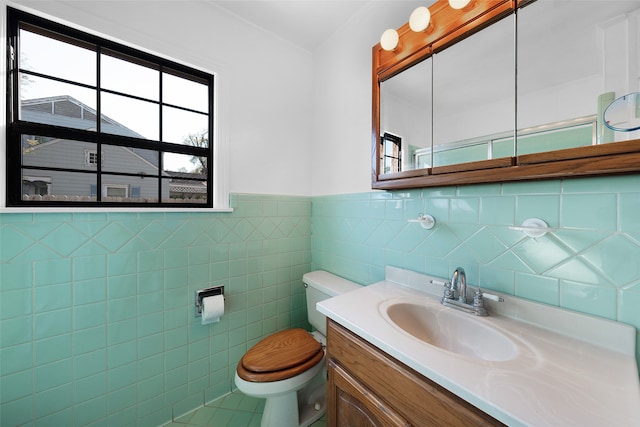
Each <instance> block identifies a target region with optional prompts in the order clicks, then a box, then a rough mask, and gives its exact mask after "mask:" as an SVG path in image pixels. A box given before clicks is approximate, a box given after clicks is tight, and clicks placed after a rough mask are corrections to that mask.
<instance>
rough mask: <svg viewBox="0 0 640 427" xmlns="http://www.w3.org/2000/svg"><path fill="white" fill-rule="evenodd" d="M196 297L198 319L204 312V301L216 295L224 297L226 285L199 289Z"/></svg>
mask: <svg viewBox="0 0 640 427" xmlns="http://www.w3.org/2000/svg"><path fill="white" fill-rule="evenodd" d="M195 295H196V301H195V303H196V317H202V310H203V309H204V304H203V302H202V300H203V299H204V298H206V297H212V296H214V295H224V285H217V286H212V287H210V288H205V289H198V290H197V291H195Z"/></svg>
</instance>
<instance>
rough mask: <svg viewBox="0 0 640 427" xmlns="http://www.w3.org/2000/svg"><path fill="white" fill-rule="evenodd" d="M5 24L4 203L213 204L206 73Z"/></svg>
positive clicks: (33, 26)
mask: <svg viewBox="0 0 640 427" xmlns="http://www.w3.org/2000/svg"><path fill="white" fill-rule="evenodd" d="M7 18H8V34H9V50H10V55H9V57H10V60H9V61H8V69H7V71H8V76H9V85H8V88H7V89H8V95H9V111H8V117H9V120H8V123H7V125H8V126H7V154H8V155H7V158H10V159H16V160H19V161H15V162H10V163H9V162H8V163H7V168H6V169H7V183H8V187H7V188H8V191H7V205H8V206H86V207H91V206H123V205H127V206H131V205H136V206H140V207H165V206H166V207H185V206H193V207H212V206H213V190H212V189H213V185H212V184H213V183H212V179H213V173H212V171H211V168H208V167H207V165H210V164H212V153H213V150H212V143H211V142H212V141H210V140H209V135H213V122H214V120H213V114H214V111H213V105H214V102H213V96H214V94H213V87H214V82H213V79H214V77H213V75H211V74H209V73H205V72H203V71H201V70H196V69H193V68H191V67H187V66H185V65H182V64H179V63H176V62H173V61H170V60H167V59H166V58H161V57H157V56H155V55H152V54H149V53H148V52H143V51H139V50H136V49H133V48H131V47H129V46H124V45H120V44H118V43H115V42H113V41H110V40H106V39H103V38H100V37H97V36H95V35H93V34H88V33H84V32H81V31H79V30H77V29H74V28H70V27H65V26H63V25H60V24H58V23H55V22H51V21H48V20H45V19H43V18H40V17H37V16H34V15H31V14H28V13H25V12H23V11H18V10H15V9H11V8H9V9H8V14H7ZM61 58H64V60H61ZM70 64H73V66H70Z"/></svg>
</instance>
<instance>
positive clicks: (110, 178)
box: [102, 174, 169, 203]
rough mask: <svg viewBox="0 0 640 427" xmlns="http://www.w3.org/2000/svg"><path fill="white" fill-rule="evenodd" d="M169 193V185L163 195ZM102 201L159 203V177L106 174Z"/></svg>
mask: <svg viewBox="0 0 640 427" xmlns="http://www.w3.org/2000/svg"><path fill="white" fill-rule="evenodd" d="M166 194H169V189H168V186H167V189H166V191H164V190H163V195H166ZM102 201H103V202H111V203H113V202H118V203H158V179H157V178H155V179H154V178H141V177H137V176H119V175H108V174H105V175H104V176H103V177H102Z"/></svg>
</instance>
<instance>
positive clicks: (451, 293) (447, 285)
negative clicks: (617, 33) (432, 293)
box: [431, 279, 455, 299]
mask: <svg viewBox="0 0 640 427" xmlns="http://www.w3.org/2000/svg"><path fill="white" fill-rule="evenodd" d="M431 284H432V285H439V286H444V298H446V299H455V289H452V288H451V281H450V280H437V279H431Z"/></svg>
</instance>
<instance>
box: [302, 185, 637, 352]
mask: <svg viewBox="0 0 640 427" xmlns="http://www.w3.org/2000/svg"><path fill="white" fill-rule="evenodd" d="M419 213H429V214H431V215H433V216H434V217H435V218H436V226H435V227H434V228H433V229H431V230H425V229H423V228H421V227H420V225H419V224H417V223H409V222H408V221H407V220H408V219H414V218H416V217H417V216H418V214H419ZM312 217H313V236H312V253H313V263H312V268H313V269H324V270H328V271H331V272H333V273H335V274H338V275H341V276H343V277H346V278H348V279H351V280H354V281H356V282H359V283H362V284H366V283H372V282H376V281H379V280H381V279H383V278H384V267H385V265H392V266H396V267H401V268H406V269H410V270H414V271H418V272H421V273H428V274H431V275H436V276H440V277H449V275H450V274H451V273H452V272H453V270H454V269H455V268H456V267H457V266H462V267H464V269H465V270H466V272H467V280H468V282H470V283H471V284H473V285H480V286H481V287H483V288H486V289H493V290H496V291H500V292H504V293H507V294H511V295H516V296H518V297H522V298H526V299H529V300H533V301H537V302H541V303H544V304H550V305H554V306H559V307H563V308H566V309H570V310H576V311H580V312H584V313H588V314H592V315H595V316H600V317H604V318H607V319H613V320H618V321H621V322H625V323H628V324H630V325H633V326H634V327H636V329H638V328H640V310H639V309H638V307H639V306H640V305H639V304H640V177H639V176H637V175H636V176H620V177H607V178H593V179H592V178H581V179H569V180H562V181H560V180H551V181H537V182H523V183H507V184H486V185H474V186H465V187H458V188H455V187H447V188H428V189H417V190H412V191H393V192H370V193H362V194H347V195H332V196H322V197H314V199H313V213H312ZM531 217H537V218H542V219H544V220H545V221H546V222H547V223H548V224H549V226H550V227H553V228H554V229H555V231H554V232H552V233H549V234H547V235H545V236H543V237H540V238H530V237H526V236H525V235H524V234H523V233H522V232H521V231H516V230H512V229H510V228H509V226H510V225H520V224H522V222H523V221H524V220H525V219H527V218H531ZM637 342H638V350H637V357H636V359H637V360H639V359H640V338H639V339H637Z"/></svg>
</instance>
